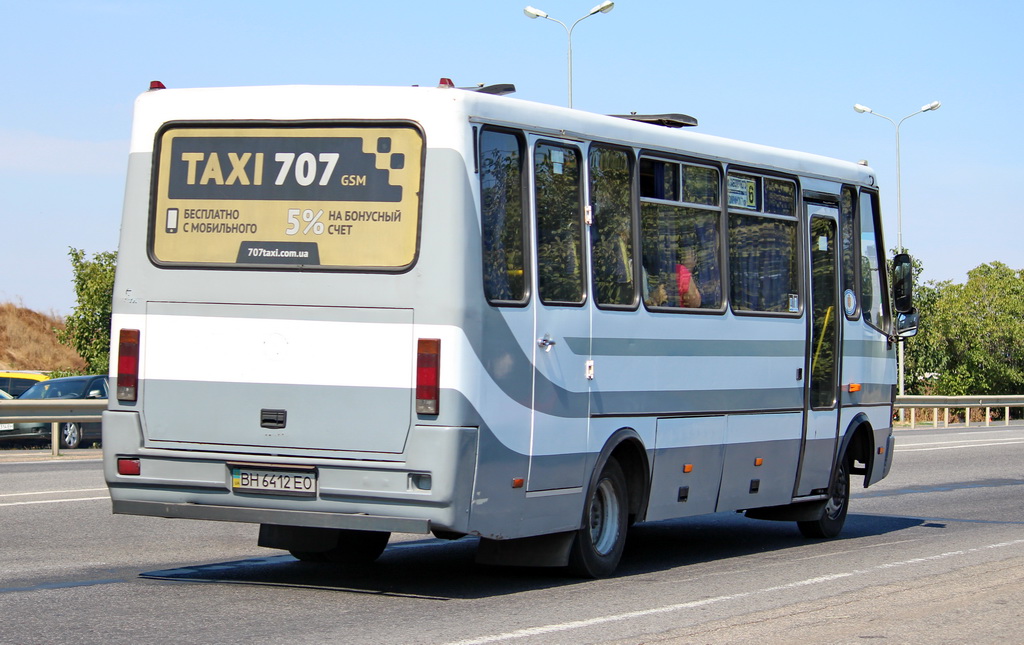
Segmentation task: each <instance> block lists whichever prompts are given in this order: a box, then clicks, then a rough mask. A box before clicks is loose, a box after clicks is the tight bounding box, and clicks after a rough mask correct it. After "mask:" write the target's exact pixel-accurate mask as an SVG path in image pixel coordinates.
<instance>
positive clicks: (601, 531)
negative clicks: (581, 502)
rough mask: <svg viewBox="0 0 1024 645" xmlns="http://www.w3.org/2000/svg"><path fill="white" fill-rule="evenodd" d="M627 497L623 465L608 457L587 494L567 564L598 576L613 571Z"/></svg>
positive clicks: (623, 528) (619, 555)
mask: <svg viewBox="0 0 1024 645" xmlns="http://www.w3.org/2000/svg"><path fill="white" fill-rule="evenodd" d="M627 499H628V497H627V495H626V476H625V475H624V474H623V473H622V467H621V466H619V462H618V461H616V460H615V459H614V458H613V459H609V460H608V463H607V464H605V467H604V470H602V471H601V476H600V477H598V479H597V481H596V482H595V483H594V485H593V486H592V487H591V490H590V491H589V492H588V494H587V501H586V507H585V509H584V513H583V526H581V527H580V529H579V530H578V531H576V539H575V540H574V541H573V545H572V550H571V551H570V552H569V567H570V569H572V571H573V572H574V573H576V574H578V575H581V576H585V577H588V578H601V577H604V576H607V575H610V574H611V573H612V572H613V571H615V568H616V567H617V566H618V565H619V559H620V558H622V550H623V548H624V547H625V546H626V524H627V520H628V515H629V509H628V503H627Z"/></svg>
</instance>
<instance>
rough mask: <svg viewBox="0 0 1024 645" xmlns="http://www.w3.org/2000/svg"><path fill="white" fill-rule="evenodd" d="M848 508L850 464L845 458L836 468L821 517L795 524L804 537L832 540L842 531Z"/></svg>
mask: <svg viewBox="0 0 1024 645" xmlns="http://www.w3.org/2000/svg"><path fill="white" fill-rule="evenodd" d="M849 507H850V462H849V460H848V459H846V458H845V457H844V458H843V459H842V460H841V461H840V462H839V465H838V466H836V472H835V474H834V475H833V477H832V486H831V487H830V488H829V498H828V501H827V502H826V503H825V508H824V510H823V511H822V514H821V517H819V518H818V519H816V520H807V521H804V522H797V523H796V525H797V527H798V528H799V529H800V532H801V533H803V534H804V537H809V538H834V537H836V536H837V535H839V532H840V531H842V530H843V524H845V523H846V511H847V509H848V508H849Z"/></svg>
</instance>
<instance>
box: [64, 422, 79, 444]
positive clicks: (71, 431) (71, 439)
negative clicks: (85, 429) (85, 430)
mask: <svg viewBox="0 0 1024 645" xmlns="http://www.w3.org/2000/svg"><path fill="white" fill-rule="evenodd" d="M80 445H82V426H81V425H79V424H77V423H62V424H60V447H61V448H68V449H69V450H70V449H74V448H77V447H78V446H80Z"/></svg>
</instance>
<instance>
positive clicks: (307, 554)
mask: <svg viewBox="0 0 1024 645" xmlns="http://www.w3.org/2000/svg"><path fill="white" fill-rule="evenodd" d="M390 538H391V533H389V532H386V531H349V530H342V529H339V530H338V543H337V544H336V545H335V546H333V547H331V548H330V549H328V550H326V551H289V553H291V554H292V556H294V557H295V558H296V559H298V560H301V561H303V562H321V563H328V564H350V565H351V564H369V563H371V562H373V561H374V560H376V559H377V558H379V557H380V554H381V553H383V552H384V549H385V547H387V545H388V540H389V539H390Z"/></svg>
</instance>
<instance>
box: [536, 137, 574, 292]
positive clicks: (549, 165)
mask: <svg viewBox="0 0 1024 645" xmlns="http://www.w3.org/2000/svg"><path fill="white" fill-rule="evenodd" d="M534 185H535V191H536V192H535V195H534V200H535V203H536V207H537V288H538V292H539V295H540V299H541V300H542V301H543V302H565V303H579V302H583V267H582V240H583V229H582V227H583V222H582V218H581V217H580V202H581V199H580V168H579V151H578V150H576V149H575V148H565V147H562V146H554V145H549V144H538V145H537V149H536V152H535V154H534Z"/></svg>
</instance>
